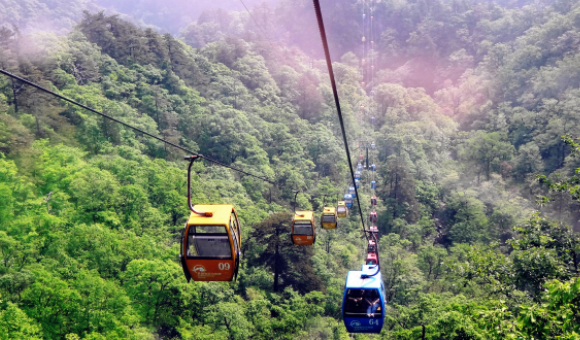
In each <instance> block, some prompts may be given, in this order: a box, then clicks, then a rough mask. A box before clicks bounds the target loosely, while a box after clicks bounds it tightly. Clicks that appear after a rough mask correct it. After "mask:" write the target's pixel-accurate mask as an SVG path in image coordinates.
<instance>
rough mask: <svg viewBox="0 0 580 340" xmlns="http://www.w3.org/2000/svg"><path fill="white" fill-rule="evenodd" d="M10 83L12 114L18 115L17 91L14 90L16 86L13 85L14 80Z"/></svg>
mask: <svg viewBox="0 0 580 340" xmlns="http://www.w3.org/2000/svg"><path fill="white" fill-rule="evenodd" d="M11 82H12V97H13V99H12V100H13V101H14V113H18V98H17V97H16V96H17V94H18V90H17V89H16V84H15V83H14V79H11Z"/></svg>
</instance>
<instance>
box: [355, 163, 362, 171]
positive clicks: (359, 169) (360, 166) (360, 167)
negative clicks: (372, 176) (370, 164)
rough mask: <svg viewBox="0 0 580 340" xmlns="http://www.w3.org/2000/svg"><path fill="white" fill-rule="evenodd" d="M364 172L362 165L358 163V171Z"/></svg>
mask: <svg viewBox="0 0 580 340" xmlns="http://www.w3.org/2000/svg"><path fill="white" fill-rule="evenodd" d="M362 170H363V166H362V163H358V164H357V165H356V171H362Z"/></svg>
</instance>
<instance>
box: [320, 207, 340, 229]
mask: <svg viewBox="0 0 580 340" xmlns="http://www.w3.org/2000/svg"><path fill="white" fill-rule="evenodd" d="M337 221H338V216H337V214H336V208H335V207H324V211H322V218H321V219H320V224H321V225H322V228H324V229H334V228H336V223H337Z"/></svg>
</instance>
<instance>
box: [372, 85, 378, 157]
mask: <svg viewBox="0 0 580 340" xmlns="http://www.w3.org/2000/svg"><path fill="white" fill-rule="evenodd" d="M371 92H372V91H371ZM376 148H377V145H376V144H375V142H372V143H371V150H374V149H376Z"/></svg>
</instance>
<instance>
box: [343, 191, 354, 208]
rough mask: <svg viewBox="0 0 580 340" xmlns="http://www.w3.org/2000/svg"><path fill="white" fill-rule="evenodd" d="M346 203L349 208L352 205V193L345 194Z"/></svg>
mask: <svg viewBox="0 0 580 340" xmlns="http://www.w3.org/2000/svg"><path fill="white" fill-rule="evenodd" d="M344 203H345V204H346V206H347V208H351V207H352V195H351V194H346V195H344Z"/></svg>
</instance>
